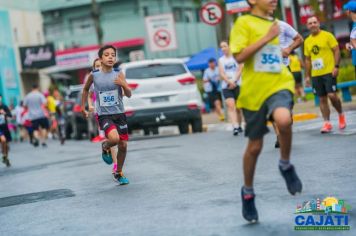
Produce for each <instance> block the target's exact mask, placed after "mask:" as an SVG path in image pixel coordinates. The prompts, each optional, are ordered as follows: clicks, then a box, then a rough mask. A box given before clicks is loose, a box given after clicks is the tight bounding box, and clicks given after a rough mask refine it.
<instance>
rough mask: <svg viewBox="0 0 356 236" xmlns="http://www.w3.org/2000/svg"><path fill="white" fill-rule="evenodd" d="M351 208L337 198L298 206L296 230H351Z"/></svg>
mask: <svg viewBox="0 0 356 236" xmlns="http://www.w3.org/2000/svg"><path fill="white" fill-rule="evenodd" d="M350 210H351V206H350V205H348V204H346V203H345V201H344V200H339V199H337V198H336V197H326V198H324V199H323V200H321V199H320V198H317V199H313V200H311V201H305V202H303V203H302V204H298V205H297V208H296V210H295V218H294V222H295V226H294V229H295V230H350V225H349V222H350V218H349V211H350Z"/></svg>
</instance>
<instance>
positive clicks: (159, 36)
mask: <svg viewBox="0 0 356 236" xmlns="http://www.w3.org/2000/svg"><path fill="white" fill-rule="evenodd" d="M171 41H172V37H171V34H170V33H169V32H168V31H167V30H164V29H160V30H158V31H157V32H156V33H155V34H154V35H153V42H154V43H155V44H156V45H157V46H158V47H161V48H165V47H167V46H169V44H170V43H171Z"/></svg>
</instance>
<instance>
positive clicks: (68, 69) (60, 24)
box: [39, 0, 217, 82]
mask: <svg viewBox="0 0 356 236" xmlns="http://www.w3.org/2000/svg"><path fill="white" fill-rule="evenodd" d="M39 3H40V4H39V7H40V9H41V12H42V16H43V27H44V33H45V38H46V41H47V42H53V43H54V45H55V47H56V50H57V52H56V56H57V66H55V67H52V68H49V69H48V70H47V72H48V73H59V72H65V73H67V74H68V73H69V74H70V75H71V76H72V77H74V78H76V79H74V80H75V81H76V82H81V81H82V80H83V77H84V75H85V73H86V72H87V68H88V67H89V66H90V64H91V63H90V62H91V61H92V60H93V59H94V58H95V57H96V52H97V49H98V39H97V33H96V28H95V21H94V19H93V17H92V5H91V0H78V1H66V0H56V1H51V0H41V1H39ZM96 3H97V6H98V8H99V15H100V18H99V24H100V26H101V29H102V33H103V40H102V41H103V43H104V44H107V43H110V44H113V45H114V46H116V47H117V48H118V54H119V59H120V61H123V62H126V61H130V53H132V52H136V53H140V52H141V54H139V55H141V56H140V58H145V59H152V58H165V57H180V58H182V57H189V56H191V55H193V54H194V53H197V52H199V51H200V50H202V49H204V48H207V47H211V46H216V45H217V40H216V31H215V27H213V26H209V25H206V24H204V23H203V22H202V21H201V20H200V17H199V9H200V6H197V5H196V4H194V3H193V1H192V0H182V1H174V0H116V1H115V0H96ZM167 13H171V14H173V16H174V22H175V30H176V39H177V47H176V49H174V50H167V51H160V52H152V51H151V50H150V47H149V42H148V40H149V39H148V38H147V37H148V36H147V30H146V27H145V17H147V16H154V15H160V14H167ZM131 59H132V58H131ZM73 60H74V61H80V63H79V64H78V63H76V66H75V65H73V63H72V62H71V61H73ZM81 63H83V64H81Z"/></svg>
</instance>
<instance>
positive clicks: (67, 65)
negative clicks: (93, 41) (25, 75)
mask: <svg viewBox="0 0 356 236" xmlns="http://www.w3.org/2000/svg"><path fill="white" fill-rule="evenodd" d="M108 44H110V45H113V46H114V47H116V48H118V49H120V48H130V47H137V46H142V45H144V44H145V39H144V38H132V39H128V40H123V41H116V42H107V43H105V45H108ZM99 48H100V46H99V45H88V46H84V47H79V48H69V49H65V50H59V51H56V65H55V66H52V67H48V68H45V69H43V70H41V71H42V72H44V73H47V74H51V73H57V72H63V71H69V70H78V69H84V68H88V67H91V65H92V63H93V61H94V60H95V58H97V57H98V49H99Z"/></svg>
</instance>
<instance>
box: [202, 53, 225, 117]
mask: <svg viewBox="0 0 356 236" xmlns="http://www.w3.org/2000/svg"><path fill="white" fill-rule="evenodd" d="M208 64H209V67H208V68H207V69H206V70H205V71H204V75H203V82H204V85H203V87H204V92H205V93H206V94H207V95H208V99H209V105H210V107H212V108H214V111H215V113H216V114H217V115H218V117H219V119H220V120H221V121H223V120H224V119H225V117H224V113H223V111H222V108H221V85H220V75H219V69H218V67H217V66H216V60H215V58H210V59H209V61H208Z"/></svg>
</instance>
